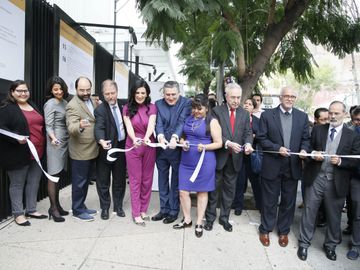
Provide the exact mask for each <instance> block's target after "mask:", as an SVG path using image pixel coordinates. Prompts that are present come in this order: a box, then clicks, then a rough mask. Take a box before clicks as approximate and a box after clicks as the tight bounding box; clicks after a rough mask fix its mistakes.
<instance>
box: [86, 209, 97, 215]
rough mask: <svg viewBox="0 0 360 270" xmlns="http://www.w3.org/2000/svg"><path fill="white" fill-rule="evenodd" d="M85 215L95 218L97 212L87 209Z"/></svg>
mask: <svg viewBox="0 0 360 270" xmlns="http://www.w3.org/2000/svg"><path fill="white" fill-rule="evenodd" d="M85 213H87V214H89V215H92V216H94V215H96V213H97V211H96V210H95V209H88V208H86V209H85Z"/></svg>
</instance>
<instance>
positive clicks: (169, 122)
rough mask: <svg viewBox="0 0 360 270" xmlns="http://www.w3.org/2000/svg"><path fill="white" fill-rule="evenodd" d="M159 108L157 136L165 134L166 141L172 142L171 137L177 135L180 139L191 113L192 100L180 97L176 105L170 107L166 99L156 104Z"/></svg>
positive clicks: (156, 127)
mask: <svg viewBox="0 0 360 270" xmlns="http://www.w3.org/2000/svg"><path fill="white" fill-rule="evenodd" d="M155 105H156V108H157V116H156V126H155V132H156V136H158V135H159V134H164V136H165V139H166V140H167V141H170V139H171V136H172V135H173V134H176V135H177V136H178V137H179V138H180V137H181V135H182V132H183V127H184V122H185V119H186V118H187V117H188V116H189V115H190V113H191V100H190V99H188V98H186V97H183V96H179V99H178V101H177V102H176V104H175V105H173V106H170V105H168V104H167V103H166V101H165V99H163V98H162V99H160V100H157V101H156V102H155Z"/></svg>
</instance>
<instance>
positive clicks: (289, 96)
mask: <svg viewBox="0 0 360 270" xmlns="http://www.w3.org/2000/svg"><path fill="white" fill-rule="evenodd" d="M282 97H283V98H285V99H296V96H291V95H283V96H282Z"/></svg>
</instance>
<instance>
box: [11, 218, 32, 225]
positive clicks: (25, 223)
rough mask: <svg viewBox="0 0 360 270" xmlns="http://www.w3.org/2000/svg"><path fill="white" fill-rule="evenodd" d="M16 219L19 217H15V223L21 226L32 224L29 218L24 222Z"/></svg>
mask: <svg viewBox="0 0 360 270" xmlns="http://www.w3.org/2000/svg"><path fill="white" fill-rule="evenodd" d="M16 219H17V217H16V218H15V223H16V224H17V225H19V226H30V225H31V223H30V222H29V221H28V220H26V221H24V222H18V221H17V220H16ZM24 219H25V217H24Z"/></svg>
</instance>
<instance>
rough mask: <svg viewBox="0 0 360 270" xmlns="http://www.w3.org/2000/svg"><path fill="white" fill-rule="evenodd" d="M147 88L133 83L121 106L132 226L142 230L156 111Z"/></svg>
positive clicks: (153, 152)
mask: <svg viewBox="0 0 360 270" xmlns="http://www.w3.org/2000/svg"><path fill="white" fill-rule="evenodd" d="M150 101H151V99H150V87H149V85H148V84H147V83H146V82H145V81H144V80H139V81H136V82H135V84H134V86H133V87H132V88H131V90H130V96H129V103H128V104H127V105H125V106H124V109H123V113H124V123H125V126H126V130H127V134H128V136H127V138H126V148H130V147H133V146H134V149H133V150H131V151H129V152H126V154H125V155H126V163H127V168H128V174H129V184H130V197H131V208H132V216H133V220H134V223H135V224H136V225H141V226H145V222H144V220H150V218H149V216H148V215H147V213H146V212H147V210H148V207H149V202H150V196H151V187H152V179H153V174H154V166H155V158H156V150H155V148H152V147H149V146H147V145H146V143H148V142H154V141H155V138H154V136H153V133H154V129H155V121H156V112H157V110H156V107H155V105H154V104H152V103H150Z"/></svg>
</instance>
